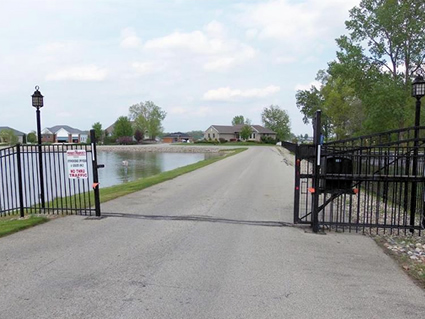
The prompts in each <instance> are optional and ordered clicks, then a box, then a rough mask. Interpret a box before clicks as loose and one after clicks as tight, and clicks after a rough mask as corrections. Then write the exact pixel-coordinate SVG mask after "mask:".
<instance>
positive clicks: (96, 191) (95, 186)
mask: <svg viewBox="0 0 425 319" xmlns="http://www.w3.org/2000/svg"><path fill="white" fill-rule="evenodd" d="M90 142H91V154H92V168H93V191H94V205H95V210H96V216H97V217H100V194H99V175H98V171H97V169H98V166H97V153H96V135H95V131H94V130H90Z"/></svg>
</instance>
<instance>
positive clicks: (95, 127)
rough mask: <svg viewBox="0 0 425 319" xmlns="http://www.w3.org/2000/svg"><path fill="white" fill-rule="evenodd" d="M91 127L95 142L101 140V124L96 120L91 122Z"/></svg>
mask: <svg viewBox="0 0 425 319" xmlns="http://www.w3.org/2000/svg"><path fill="white" fill-rule="evenodd" d="M92 129H93V130H94V136H95V137H96V143H99V142H101V141H102V140H103V130H102V124H100V122H96V123H94V124H93V126H92Z"/></svg>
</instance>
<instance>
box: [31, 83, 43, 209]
mask: <svg viewBox="0 0 425 319" xmlns="http://www.w3.org/2000/svg"><path fill="white" fill-rule="evenodd" d="M38 89H39V87H38V85H37V86H36V87H35V92H34V94H33V95H32V106H34V107H35V108H36V109H37V111H36V117H37V141H38V171H39V175H40V201H41V208H43V209H44V208H45V202H44V176H43V150H42V147H41V120H40V109H41V108H42V107H43V95H41V92H40V91H39V90H38Z"/></svg>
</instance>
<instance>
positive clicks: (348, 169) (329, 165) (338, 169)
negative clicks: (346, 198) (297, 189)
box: [320, 156, 353, 193]
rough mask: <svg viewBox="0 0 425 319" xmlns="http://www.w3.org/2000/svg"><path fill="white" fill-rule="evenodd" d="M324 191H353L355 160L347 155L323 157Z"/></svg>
mask: <svg viewBox="0 0 425 319" xmlns="http://www.w3.org/2000/svg"><path fill="white" fill-rule="evenodd" d="M322 174H323V177H324V178H323V179H322V185H321V187H320V188H321V190H322V191H323V192H328V193H332V192H339V193H340V192H343V193H352V192H353V190H352V185H353V161H352V160H351V159H350V158H347V157H341V156H339V157H338V156H328V157H325V158H323V159H322Z"/></svg>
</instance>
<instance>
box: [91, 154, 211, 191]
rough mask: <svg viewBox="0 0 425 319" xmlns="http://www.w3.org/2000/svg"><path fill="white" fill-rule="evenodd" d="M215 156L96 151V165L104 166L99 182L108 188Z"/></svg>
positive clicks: (100, 171) (100, 172)
mask: <svg viewBox="0 0 425 319" xmlns="http://www.w3.org/2000/svg"><path fill="white" fill-rule="evenodd" d="M216 156H219V154H217V153H216V154H209V153H208V154H203V153H148V152H126V151H118V152H102V151H98V159H97V161H98V163H100V164H105V168H103V169H100V170H99V181H100V185H101V187H108V186H112V185H117V184H121V183H126V182H129V181H134V180H136V179H139V178H144V177H148V176H152V175H156V174H159V173H161V172H165V171H170V170H173V169H175V168H178V167H182V166H186V165H189V164H193V163H196V162H199V161H202V160H204V159H207V158H210V157H216Z"/></svg>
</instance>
